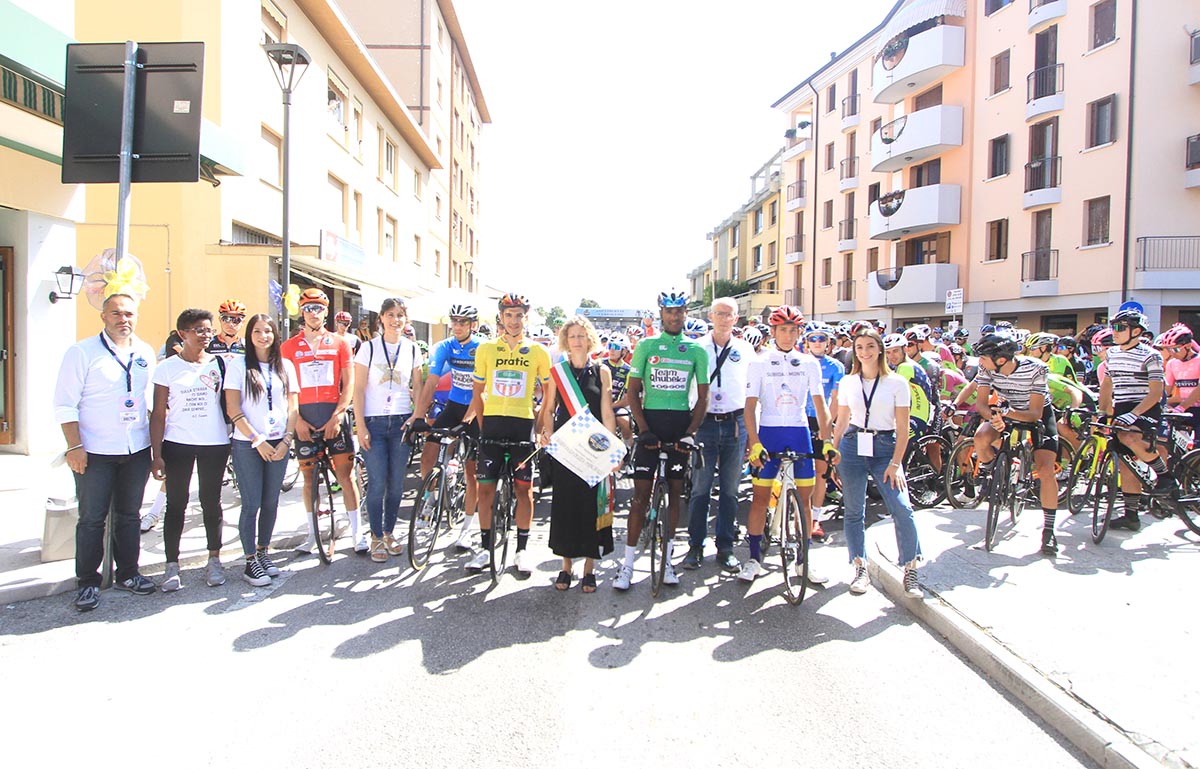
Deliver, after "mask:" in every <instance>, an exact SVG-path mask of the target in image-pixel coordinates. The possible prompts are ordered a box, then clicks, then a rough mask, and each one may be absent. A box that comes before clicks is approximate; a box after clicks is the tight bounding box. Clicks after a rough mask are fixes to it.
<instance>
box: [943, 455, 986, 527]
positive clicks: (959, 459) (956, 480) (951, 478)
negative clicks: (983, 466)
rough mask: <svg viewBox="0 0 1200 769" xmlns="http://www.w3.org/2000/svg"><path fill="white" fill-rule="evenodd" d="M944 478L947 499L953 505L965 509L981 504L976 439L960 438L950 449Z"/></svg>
mask: <svg viewBox="0 0 1200 769" xmlns="http://www.w3.org/2000/svg"><path fill="white" fill-rule="evenodd" d="M943 478H944V481H945V483H944V485H945V494H946V499H947V500H948V501H949V502H950V505H951V506H952V507H955V508H957V509H959V510H965V509H967V508H971V507H977V506H978V505H979V502H980V499H979V498H980V493H979V458H978V457H976V456H975V441H974V439H972V438H960V439H959V440H958V442H957V443H955V444H954V448H952V449H950V454H949V456H948V458H947V459H946V466H945V473H944V475H943Z"/></svg>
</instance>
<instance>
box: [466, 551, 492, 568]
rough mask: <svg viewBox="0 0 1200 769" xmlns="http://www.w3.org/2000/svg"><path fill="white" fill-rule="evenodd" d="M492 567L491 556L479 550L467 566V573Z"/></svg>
mask: <svg viewBox="0 0 1200 769" xmlns="http://www.w3.org/2000/svg"><path fill="white" fill-rule="evenodd" d="M491 565H492V554H491V553H489V552H488V551H486V550H480V551H479V552H478V553H477V554H476V555H475V557H474V558H472V559H471V562H470V563H468V564H467V571H483V570H484V569H486V568H487V567H488V566H491Z"/></svg>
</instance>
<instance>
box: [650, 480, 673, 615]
mask: <svg viewBox="0 0 1200 769" xmlns="http://www.w3.org/2000/svg"><path fill="white" fill-rule="evenodd" d="M668 515H670V513H669V512H668V511H667V484H666V483H665V482H663V481H661V480H657V479H656V480H655V481H654V491H653V492H652V493H651V494H650V516H649V520H648V521H647V524H648V525H649V527H650V534H649V540H648V541H647V543H646V547H647V548H648V549H649V550H650V594H651V595H652V596H658V591H659V590H660V589H661V588H662V581H663V574H665V573H666V568H667V561H666V555H667V537H666V531H667V528H666V516H668Z"/></svg>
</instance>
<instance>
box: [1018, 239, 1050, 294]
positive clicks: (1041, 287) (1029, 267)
mask: <svg viewBox="0 0 1200 769" xmlns="http://www.w3.org/2000/svg"><path fill="white" fill-rule="evenodd" d="M1031 296H1058V249H1057V248H1036V249H1034V250H1033V251H1026V252H1025V253H1023V254H1021V297H1022V298H1025V297H1031Z"/></svg>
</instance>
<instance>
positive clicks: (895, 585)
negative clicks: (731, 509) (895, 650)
mask: <svg viewBox="0 0 1200 769" xmlns="http://www.w3.org/2000/svg"><path fill="white" fill-rule="evenodd" d="M867 570H868V572H869V573H870V575H871V578H872V579H873V580H874V581H875V583H876V584H877V585H879V586H881V587H882V588H883V591H884V593H886V594H887V595H888V597H889V598H891V599H892V600H893V601H894V602H895V603H896V604H898V605H899V606H902V607H904V608H905V609H907V610H908V611H909V612H910V613H911V614H912V615H913V616H915V617H916V618H917V619H918V620H920V621H921V622H922V623H924V624H925V625H926V626H928V627H930V628H932V629H933V630H935V631H937V632H938V633H939V634H940V635H941V636H942V637H944V638H945V639H946V640H947V641H948V642H949V643H950V644H951V645H952V646H954V647H955V648H956V649H958V651H959V652H961V653H962V654H963V655H964V656H966V658H967V659H969V660H970V661H971V662H972V664H974V665H975V666H976V667H978V668H979V669H980V670H982V671H983V672H984V673H986V674H987V675H988V676H989V677H990V678H992V679H993V680H995V681H996V682H997V683H999V684H1000V685H1001V686H1003V687H1004V688H1005V689H1006V690H1008V692H1009V693H1010V694H1012V695H1013V696H1014V697H1016V698H1017V699H1019V700H1020V701H1021V702H1022V703H1024V704H1025V706H1026V707H1028V708H1029V709H1030V710H1032V711H1033V712H1034V713H1037V714H1038V716H1040V717H1041V718H1042V719H1043V720H1045V721H1046V723H1048V724H1049V725H1050V726H1051V727H1053V728H1054V729H1055V730H1057V731H1058V732H1059V733H1060V734H1062V735H1063V737H1065V738H1066V739H1067V740H1068V741H1069V742H1070V743H1071V744H1073V745H1075V747H1077V748H1079V749H1080V750H1082V751H1083V752H1084V753H1086V754H1087V755H1088V757H1089V758H1091V759H1092V760H1093V761H1095V762H1096V763H1097V764H1099V765H1100V766H1102V767H1104V768H1105V769H1162V767H1163V766H1166V765H1167V764H1163V763H1160V762H1159V761H1158V760H1157V759H1155V758H1154V757H1153V756H1152V755H1150V754H1149V753H1147V752H1146V751H1145V750H1143V749H1142V747H1141V746H1139V745H1138V744H1137V743H1136V742H1134V741H1133V740H1132V739H1130V738H1129V736H1128V735H1126V734H1125V733H1124V732H1122V731H1121V730H1119V729H1118V728H1116V727H1115V726H1113V725H1112V724H1111V723H1109V722H1107V721H1105V720H1104V719H1103V718H1102V717H1101V716H1099V715H1098V714H1097V713H1096V712H1095V711H1093V710H1092V709H1091V708H1089V707H1088V706H1086V705H1084V704H1083V703H1081V702H1080V701H1079V700H1077V699H1076V698H1075V697H1073V696H1072V695H1071V694H1070V693H1068V692H1067V691H1065V690H1064V689H1062V688H1061V687H1060V686H1058V685H1057V684H1055V683H1054V682H1052V681H1050V680H1049V679H1047V678H1046V677H1045V676H1044V675H1042V673H1041V672H1040V671H1038V670H1037V668H1035V667H1033V666H1032V665H1030V664H1029V663H1028V662H1026V661H1025V660H1023V659H1021V658H1020V657H1018V656H1017V655H1015V654H1013V653H1012V652H1011V651H1009V650H1008V649H1007V648H1006V647H1005V646H1004V645H1003V644H1001V643H1000V642H999V641H997V640H996V639H995V638H993V637H991V636H990V635H988V634H987V633H986V632H984V631H983V630H982V629H980V628H979V627H978V626H977V625H975V624H974V623H973V622H971V621H970V620H969V619H968V618H966V617H965V616H963V615H962V614H961V613H959V612H958V611H957V610H956V609H955V608H954V607H953V606H951V605H950V604H948V603H946V602H945V601H944V600H942V599H941V598H940V597H939V596H937V595H936V594H934V595H933V596H932V597H926V598H925V599H921V600H918V599H914V598H910V597H909V596H908V595H906V594H905V592H904V581H903V577H902V575H901V573H900V571H899V570H898V569H897V568H896V567H894V566H892V565H891V564H884V563H881V562H878V561H874V560H868V561H867ZM926 593H927V594H928V591H926Z"/></svg>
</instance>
